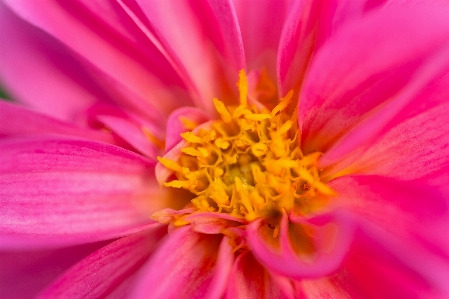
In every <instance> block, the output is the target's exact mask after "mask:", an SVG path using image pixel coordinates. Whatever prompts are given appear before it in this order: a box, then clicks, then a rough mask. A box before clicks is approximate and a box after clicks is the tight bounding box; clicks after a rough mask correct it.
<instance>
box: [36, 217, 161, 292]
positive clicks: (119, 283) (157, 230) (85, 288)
mask: <svg viewBox="0 0 449 299" xmlns="http://www.w3.org/2000/svg"><path fill="white" fill-rule="evenodd" d="M165 230H166V228H165V227H164V226H163V225H161V224H158V223H155V224H154V225H153V226H152V227H151V228H148V229H146V230H145V231H142V232H140V233H136V234H133V235H130V236H126V237H123V238H121V239H119V240H117V241H114V242H112V243H111V244H109V245H107V246H105V247H103V248H101V249H99V250H97V251H96V252H94V253H92V254H91V255H89V256H88V257H86V258H85V259H83V260H82V261H80V262H79V263H77V264H76V265H75V266H73V267H72V268H71V269H70V270H68V271H67V272H65V273H64V274H63V275H62V276H61V277H59V278H58V279H57V280H56V281H54V282H53V283H52V284H51V285H50V286H49V287H47V288H46V289H45V290H44V291H43V292H42V293H41V294H40V295H39V298H102V297H103V298H104V297H106V296H108V297H110V298H125V297H126V294H128V293H129V292H130V287H132V283H133V282H134V280H135V279H136V276H137V273H138V270H139V268H140V267H141V266H142V265H143V264H144V263H145V262H146V260H147V259H148V257H149V256H150V254H151V252H152V251H153V250H154V249H155V247H156V245H157V244H158V242H159V241H160V240H161V238H162V237H163V236H164V234H165V233H166V231H165Z"/></svg>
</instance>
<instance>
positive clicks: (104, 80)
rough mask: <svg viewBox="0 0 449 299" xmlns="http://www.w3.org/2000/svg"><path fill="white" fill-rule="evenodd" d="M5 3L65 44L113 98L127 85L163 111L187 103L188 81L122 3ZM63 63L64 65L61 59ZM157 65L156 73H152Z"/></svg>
mask: <svg viewBox="0 0 449 299" xmlns="http://www.w3.org/2000/svg"><path fill="white" fill-rule="evenodd" d="M5 4H6V5H8V6H9V7H10V8H11V9H12V10H14V11H15V12H16V13H17V14H18V15H19V16H21V17H22V18H24V19H26V20H27V21H28V22H30V23H32V24H33V25H35V26H37V27H38V28H41V29H42V30H44V31H45V32H47V33H49V34H50V35H52V36H53V37H56V38H57V39H58V40H59V41H61V42H62V43H63V44H65V45H66V46H67V47H68V48H69V49H70V50H71V51H70V52H72V53H74V55H75V54H76V57H77V58H78V59H79V63H81V64H82V65H83V67H84V69H86V70H87V71H88V74H90V75H91V76H93V77H94V79H96V80H98V81H99V84H101V85H102V88H104V90H105V91H108V92H109V93H110V94H111V95H112V96H113V97H114V98H115V97H117V96H120V95H121V97H124V99H127V98H126V94H122V93H123V92H124V91H127V90H129V91H130V92H131V93H133V94H135V96H136V97H139V98H140V99H141V100H142V102H143V103H142V104H144V103H145V101H148V102H149V103H150V106H152V107H155V106H157V107H158V109H159V111H160V112H161V113H164V114H168V113H169V112H170V111H171V110H173V109H174V108H176V107H179V106H183V105H188V104H189V98H188V97H186V94H185V93H184V92H183V91H184V90H185V87H184V83H183V82H182V81H181V79H180V78H179V76H178V75H177V73H176V72H175V70H174V69H173V68H172V67H171V66H170V64H169V63H168V62H167V60H166V59H165V58H164V56H163V55H162V54H161V53H160V51H159V50H158V49H157V47H156V46H155V45H154V44H153V43H152V42H151V41H150V40H149V39H148V38H147V36H146V35H145V33H144V32H142V30H141V28H139V27H138V26H136V24H135V23H134V21H133V20H132V18H131V17H130V16H129V15H128V14H127V13H126V12H125V10H123V8H122V7H121V6H120V5H119V4H118V3H115V2H112V1H111V2H106V1H76V2H74V1H70V2H66V1H62V2H61V1H44V2H29V1H5ZM117 20H120V21H119V22H117ZM68 30H69V31H68ZM73 36H76V37H77V38H72V37H73ZM26 53H27V52H24V50H22V51H21V52H18V54H24V55H26ZM30 55H31V54H30ZM19 57H22V56H19ZM61 67H64V66H63V65H60V64H58V68H61ZM155 69H156V70H158V73H157V74H154V73H153V70H155ZM167 85H172V90H170V91H168V90H167V88H166V86H167ZM111 91H114V92H116V93H118V94H119V95H114V92H111ZM176 91H178V92H176ZM148 109H151V107H148Z"/></svg>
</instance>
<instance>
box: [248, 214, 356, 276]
mask: <svg viewBox="0 0 449 299" xmlns="http://www.w3.org/2000/svg"><path fill="white" fill-rule="evenodd" d="M289 221H290V223H289ZM269 226H270V224H269V223H267V221H266V220H262V219H259V220H256V221H253V222H252V223H250V224H249V225H248V235H247V239H248V243H249V245H250V246H251V249H252V250H253V253H254V255H255V256H256V257H257V258H258V259H259V260H260V261H261V262H262V263H264V264H265V265H266V266H267V267H268V268H269V269H270V270H272V271H273V272H275V273H278V274H281V275H284V276H287V277H290V278H294V279H302V278H310V277H320V276H325V275H328V274H330V273H332V272H334V271H335V270H336V269H337V268H338V267H339V266H340V265H341V263H342V260H343V258H344V256H345V254H346V253H347V251H348V248H349V245H350V243H351V240H352V235H353V227H352V224H351V220H350V219H349V218H348V217H347V216H346V215H344V214H341V213H339V212H337V211H334V212H332V213H330V212H328V213H326V214H323V215H317V216H313V217H311V218H309V219H307V218H303V217H297V216H293V215H290V217H288V216H287V214H286V213H284V214H283V216H282V219H281V223H280V232H279V236H277V237H276V236H274V235H273V237H272V236H271V235H267V233H266V232H264V229H265V227H269ZM271 234H273V231H272V230H271ZM273 238H274V239H276V238H278V240H277V242H278V244H277V247H278V248H274V247H273V246H272V245H270V243H272V242H273V241H272V240H269V239H273ZM275 241H276V240H275Z"/></svg>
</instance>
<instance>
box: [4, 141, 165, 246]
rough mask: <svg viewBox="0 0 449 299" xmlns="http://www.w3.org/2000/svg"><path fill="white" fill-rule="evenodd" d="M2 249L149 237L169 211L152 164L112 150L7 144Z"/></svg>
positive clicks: (81, 144) (72, 144) (89, 145)
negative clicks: (146, 230) (143, 233)
mask: <svg viewBox="0 0 449 299" xmlns="http://www.w3.org/2000/svg"><path fill="white" fill-rule="evenodd" d="M1 147H2V155H1V156H0V165H1V168H0V202H1V203H0V205H1V207H2V209H1V210H0V213H1V217H0V235H1V239H2V242H1V243H0V244H1V246H2V247H6V248H16V247H19V248H20V247H25V248H29V247H30V246H39V247H42V246H43V247H45V246H62V245H68V244H79V243H84V242H92V241H97V240H105V239H110V238H114V237H119V236H122V235H124V234H127V233H129V232H131V231H136V230H139V229H142V228H143V227H145V226H147V225H148V224H150V223H151V222H152V221H151V220H150V218H149V215H151V213H153V212H155V211H156V210H159V209H161V208H162V207H164V206H166V203H165V202H163V200H164V195H165V193H163V191H161V190H160V189H159V186H158V185H157V183H156V181H155V177H154V168H153V166H152V165H151V163H150V162H149V161H148V160H146V159H144V158H143V157H141V156H138V155H136V154H134V153H132V152H129V151H126V150H123V149H121V148H119V147H115V146H112V145H107V144H101V143H95V142H89V141H80V140H58V139H44V138H23V139H4V140H2V141H1Z"/></svg>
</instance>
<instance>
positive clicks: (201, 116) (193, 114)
mask: <svg viewBox="0 0 449 299" xmlns="http://www.w3.org/2000/svg"><path fill="white" fill-rule="evenodd" d="M183 118H184V119H186V120H189V121H191V122H193V123H196V124H198V125H200V124H202V123H204V122H206V121H208V120H210V119H211V117H210V116H208V115H207V114H206V112H205V111H203V110H201V109H198V108H194V107H182V108H179V109H176V110H175V111H173V112H172V113H171V114H170V115H169V117H168V120H167V132H166V138H165V151H166V152H168V151H170V150H171V149H172V148H173V147H174V146H175V145H176V144H178V143H179V142H180V141H181V140H182V137H181V135H180V134H181V133H184V132H186V131H188V130H187V129H186V128H185V126H184V125H183V122H182V119H183Z"/></svg>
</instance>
